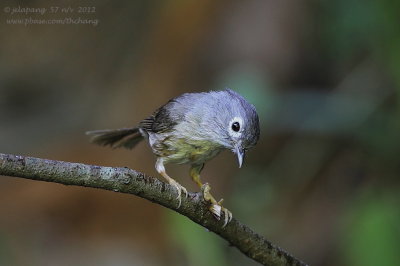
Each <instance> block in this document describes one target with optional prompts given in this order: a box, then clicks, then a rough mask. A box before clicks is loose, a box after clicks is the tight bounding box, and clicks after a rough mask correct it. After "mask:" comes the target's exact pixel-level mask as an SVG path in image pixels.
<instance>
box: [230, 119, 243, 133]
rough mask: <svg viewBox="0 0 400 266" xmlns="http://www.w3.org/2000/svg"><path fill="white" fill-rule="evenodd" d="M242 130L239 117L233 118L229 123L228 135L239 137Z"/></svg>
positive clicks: (241, 122) (241, 120)
mask: <svg viewBox="0 0 400 266" xmlns="http://www.w3.org/2000/svg"><path fill="white" fill-rule="evenodd" d="M242 129H243V119H242V118H241V117H238V116H235V117H234V118H233V119H232V120H231V121H230V122H229V134H230V135H231V136H233V137H239V136H240V135H241V134H242Z"/></svg>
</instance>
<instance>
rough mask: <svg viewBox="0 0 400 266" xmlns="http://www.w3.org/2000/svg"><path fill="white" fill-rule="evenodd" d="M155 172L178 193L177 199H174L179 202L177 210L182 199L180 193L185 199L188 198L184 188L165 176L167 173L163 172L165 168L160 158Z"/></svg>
mask: <svg viewBox="0 0 400 266" xmlns="http://www.w3.org/2000/svg"><path fill="white" fill-rule="evenodd" d="M156 170H157V172H158V173H159V174H160V175H162V176H163V177H164V178H165V180H167V182H168V184H170V185H171V186H173V187H174V188H175V189H176V190H177V191H178V197H176V199H177V200H178V201H179V203H178V208H179V207H180V206H181V203H182V198H181V195H182V192H181V191H183V193H185V195H186V197H187V196H188V192H187V190H186V188H184V187H183V186H182V185H181V184H179V183H178V182H176V181H175V180H174V179H172V178H171V177H169V175H167V173H166V172H165V167H164V163H163V159H162V158H158V159H157V162H156Z"/></svg>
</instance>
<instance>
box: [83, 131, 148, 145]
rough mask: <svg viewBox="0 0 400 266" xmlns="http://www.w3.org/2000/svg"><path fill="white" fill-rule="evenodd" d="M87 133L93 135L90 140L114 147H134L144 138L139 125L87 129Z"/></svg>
mask: <svg viewBox="0 0 400 266" xmlns="http://www.w3.org/2000/svg"><path fill="white" fill-rule="evenodd" d="M86 135H89V136H91V139H90V142H92V143H96V144H98V145H102V146H107V145H110V146H111V147H112V148H120V147H124V148H127V149H132V148H133V147H134V146H135V145H136V144H138V143H139V142H140V141H141V140H142V139H143V136H142V134H140V131H139V128H137V127H133V128H121V129H105V130H94V131H87V132H86Z"/></svg>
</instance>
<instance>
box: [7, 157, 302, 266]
mask: <svg viewBox="0 0 400 266" xmlns="http://www.w3.org/2000/svg"><path fill="white" fill-rule="evenodd" d="M0 175H6V176H14V177H20V178H27V179H32V180H40V181H46V182H54V183H60V184H64V185H74V186H83V187H92V188H100V189H106V190H112V191H115V192H121V193H128V194H133V195H137V196H139V197H142V198H145V199H148V200H150V201H152V202H155V203H157V204H160V205H163V206H165V207H167V208H169V209H171V210H174V211H176V212H178V213H180V214H182V215H184V216H186V217H188V218H189V219H191V220H192V221H194V222H195V223H197V224H199V225H201V226H203V227H205V228H207V229H208V230H210V231H213V232H214V233H216V234H218V235H220V236H221V237H222V238H224V239H225V240H227V241H228V242H229V243H230V244H231V245H232V246H235V247H237V248H238V249H239V250H240V251H241V252H242V253H244V254H245V255H246V256H248V257H249V258H252V259H254V260H256V261H258V262H260V263H261V264H263V265H306V264H305V263H304V262H302V261H300V260H298V259H297V258H295V257H293V256H292V255H290V254H289V253H287V252H286V251H284V250H282V249H281V248H279V247H277V246H275V245H273V244H272V243H271V242H269V241H268V240H266V239H265V238H263V237H262V236H260V235H259V234H257V233H255V232H254V231H252V230H251V229H250V228H249V227H247V226H246V225H243V224H241V223H240V222H239V221H237V220H236V219H235V218H233V219H232V221H231V222H229V223H228V225H227V226H226V227H224V228H223V227H222V225H223V221H217V220H216V219H215V218H214V217H213V216H212V214H211V213H210V212H209V211H208V208H207V204H206V203H205V202H204V201H203V200H202V197H201V195H200V194H199V193H189V196H188V198H185V197H183V198H182V205H181V207H180V208H179V209H177V203H176V197H177V192H176V191H175V189H174V188H173V187H172V186H170V185H168V184H166V183H163V182H161V181H159V180H158V179H156V178H154V177H151V176H147V175H145V174H142V173H140V172H137V171H135V170H131V169H129V168H116V167H105V166H96V165H87V164H81V163H70V162H62V161H53V160H46V159H40V158H33V157H24V156H18V155H9V154H2V153H0Z"/></svg>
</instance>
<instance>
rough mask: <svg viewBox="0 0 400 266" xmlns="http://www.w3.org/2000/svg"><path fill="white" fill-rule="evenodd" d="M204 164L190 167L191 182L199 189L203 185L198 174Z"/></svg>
mask: <svg viewBox="0 0 400 266" xmlns="http://www.w3.org/2000/svg"><path fill="white" fill-rule="evenodd" d="M203 167H204V164H201V165H192V167H191V168H190V176H191V177H192V180H193V181H194V182H195V183H196V184H197V185H198V186H199V188H201V187H202V186H203V183H201V180H200V172H201V170H203Z"/></svg>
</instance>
